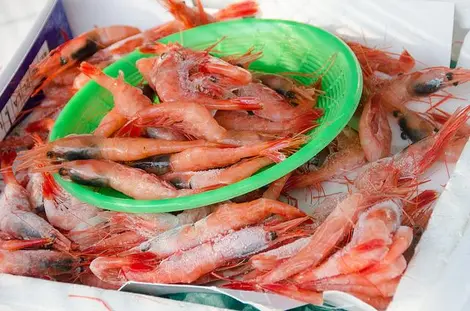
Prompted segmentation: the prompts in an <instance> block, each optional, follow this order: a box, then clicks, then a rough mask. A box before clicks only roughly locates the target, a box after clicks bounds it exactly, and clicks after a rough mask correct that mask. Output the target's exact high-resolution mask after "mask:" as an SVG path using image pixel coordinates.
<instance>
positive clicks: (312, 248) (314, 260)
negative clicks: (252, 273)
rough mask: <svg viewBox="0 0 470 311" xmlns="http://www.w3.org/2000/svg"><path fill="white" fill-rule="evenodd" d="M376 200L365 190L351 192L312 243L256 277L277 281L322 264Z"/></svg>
mask: <svg viewBox="0 0 470 311" xmlns="http://www.w3.org/2000/svg"><path fill="white" fill-rule="evenodd" d="M375 200H377V198H375V197H372V196H369V195H368V194H365V193H361V192H356V193H353V194H351V195H349V196H348V197H347V198H346V199H344V200H343V201H342V202H341V203H339V204H338V205H337V206H336V207H335V209H334V210H333V211H332V212H331V213H330V214H329V215H328V217H327V218H326V220H325V221H324V222H323V223H322V224H321V225H320V226H319V227H318V228H317V229H316V230H315V232H314V234H313V235H312V238H311V240H310V243H308V244H307V245H306V246H305V247H304V248H302V250H301V251H299V252H298V253H297V254H296V255H294V256H292V257H291V258H289V259H288V260H286V261H284V262H282V263H281V264H280V265H278V266H277V267H276V268H275V269H273V270H271V271H269V272H267V273H266V274H264V275H262V276H260V277H258V278H257V280H256V281H257V282H258V283H261V284H272V283H276V282H279V281H282V280H284V279H286V278H288V277H290V276H292V275H295V274H297V273H299V272H302V271H304V270H305V269H307V268H309V267H315V266H316V265H318V263H320V261H321V260H323V259H324V258H325V257H326V256H327V255H329V254H330V253H331V252H332V250H333V248H334V247H335V246H336V245H337V244H338V243H339V242H340V241H341V240H342V239H343V238H344V237H345V236H346V234H347V233H348V232H349V231H350V229H351V227H352V225H353V224H354V223H355V221H356V219H357V217H358V214H359V213H360V212H361V211H362V210H363V209H365V208H366V207H367V206H368V205H369V204H370V203H372V202H373V201H375Z"/></svg>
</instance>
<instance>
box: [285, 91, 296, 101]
mask: <svg viewBox="0 0 470 311" xmlns="http://www.w3.org/2000/svg"><path fill="white" fill-rule="evenodd" d="M286 97H287V98H289V99H294V98H295V92H293V91H287V92H286Z"/></svg>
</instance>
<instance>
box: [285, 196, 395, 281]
mask: <svg viewBox="0 0 470 311" xmlns="http://www.w3.org/2000/svg"><path fill="white" fill-rule="evenodd" d="M402 207H403V205H402V203H401V202H399V201H394V200H388V201H384V202H381V203H378V204H376V205H374V206H373V207H371V208H369V209H368V210H366V211H364V212H363V213H361V215H360V216H359V219H358V221H357V224H356V226H355V229H354V233H353V236H352V239H351V241H350V242H349V243H348V244H347V245H346V246H345V247H344V248H342V249H341V250H339V251H338V252H336V253H335V254H333V256H331V257H330V258H328V259H327V260H326V261H325V262H324V263H323V264H321V265H320V266H318V267H316V268H314V269H311V270H306V271H304V272H301V273H300V274H297V275H296V276H295V277H294V278H293V279H294V281H295V282H297V283H299V284H303V283H305V282H309V281H313V280H318V279H323V278H328V277H332V276H336V275H340V274H348V273H353V272H358V271H360V270H362V269H365V268H367V267H369V266H371V265H373V264H374V263H377V262H380V260H381V259H383V258H384V257H385V255H386V254H387V252H388V251H389V246H390V245H391V244H392V236H393V234H394V233H395V231H396V230H397V229H398V227H399V226H400V223H401V209H402Z"/></svg>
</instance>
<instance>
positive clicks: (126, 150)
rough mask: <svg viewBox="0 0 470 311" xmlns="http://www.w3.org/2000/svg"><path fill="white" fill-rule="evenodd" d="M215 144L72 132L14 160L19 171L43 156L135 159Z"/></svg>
mask: <svg viewBox="0 0 470 311" xmlns="http://www.w3.org/2000/svg"><path fill="white" fill-rule="evenodd" d="M218 146H221V145H220V144H217V143H210V142H206V141H203V140H192V141H168V140H158V139H152V138H142V137H135V138H133V137H115V138H104V137H99V136H94V135H73V136H67V137H64V138H61V139H58V140H55V141H53V142H49V143H47V144H43V145H40V146H37V147H35V148H34V149H31V150H28V151H23V152H21V153H19V155H18V158H17V161H18V170H22V169H25V168H28V167H30V166H31V164H33V163H35V162H38V161H41V160H46V159H53V160H56V159H59V160H66V161H70V160H86V159H104V160H111V161H135V160H139V159H144V158H147V157H150V156H154V155H161V154H171V153H175V152H181V151H183V150H185V149H188V148H195V147H218Z"/></svg>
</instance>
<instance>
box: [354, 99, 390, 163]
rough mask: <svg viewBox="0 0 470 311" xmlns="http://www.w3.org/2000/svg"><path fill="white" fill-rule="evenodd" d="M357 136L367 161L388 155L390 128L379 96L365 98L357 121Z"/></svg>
mask: <svg viewBox="0 0 470 311" xmlns="http://www.w3.org/2000/svg"><path fill="white" fill-rule="evenodd" d="M359 138H360V141H361V146H362V149H363V150H364V154H365V156H366V159H367V161H369V162H374V161H377V160H378V159H381V158H384V157H388V156H389V155H390V149H391V145H392V130H391V129H390V124H389V123H388V120H387V113H386V111H385V110H384V108H383V107H382V106H381V104H380V97H378V96H373V97H372V98H370V99H369V100H367V102H366V104H365V105H364V110H363V111H362V115H361V119H360V121H359Z"/></svg>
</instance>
